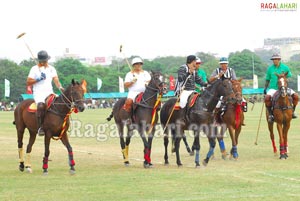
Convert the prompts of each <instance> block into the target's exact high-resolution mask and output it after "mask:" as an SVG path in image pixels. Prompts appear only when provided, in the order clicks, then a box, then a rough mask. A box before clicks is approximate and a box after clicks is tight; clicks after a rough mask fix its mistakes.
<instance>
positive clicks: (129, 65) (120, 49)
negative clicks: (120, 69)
mask: <svg viewBox="0 0 300 201" xmlns="http://www.w3.org/2000/svg"><path fill="white" fill-rule="evenodd" d="M122 48H123V46H122V45H120V53H122V54H123V57H124V58H125V60H126V63H127V65H128V67H129V68H130V70H132V67H131V65H130V63H129V61H128V59H127V57H125V54H124V52H122Z"/></svg>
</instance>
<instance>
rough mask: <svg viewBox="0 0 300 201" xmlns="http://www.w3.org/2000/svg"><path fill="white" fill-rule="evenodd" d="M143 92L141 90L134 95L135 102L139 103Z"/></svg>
mask: <svg viewBox="0 0 300 201" xmlns="http://www.w3.org/2000/svg"><path fill="white" fill-rule="evenodd" d="M143 94H144V92H141V93H139V94H138V95H137V96H136V97H135V103H140V102H141V101H142V98H143Z"/></svg>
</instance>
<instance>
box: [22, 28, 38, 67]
mask: <svg viewBox="0 0 300 201" xmlns="http://www.w3.org/2000/svg"><path fill="white" fill-rule="evenodd" d="M25 34H26V33H25V32H23V33H21V34H20V35H18V36H17V39H20V38H22V39H23V42H24V43H25V46H26V47H27V49H28V50H29V52H30V54H31V58H32V59H33V60H34V61H35V62H36V63H37V60H36V58H35V57H34V56H33V53H32V51H31V49H30V47H29V45H28V44H27V43H26V42H25V39H24V37H23V36H24V35H25Z"/></svg>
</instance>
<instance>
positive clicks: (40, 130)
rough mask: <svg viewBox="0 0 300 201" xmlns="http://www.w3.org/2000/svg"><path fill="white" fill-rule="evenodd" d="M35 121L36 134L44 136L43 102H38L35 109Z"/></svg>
mask: <svg viewBox="0 0 300 201" xmlns="http://www.w3.org/2000/svg"><path fill="white" fill-rule="evenodd" d="M36 117H37V123H38V133H37V134H38V135H39V136H44V135H45V131H44V129H43V124H44V117H45V103H38V105H37V111H36Z"/></svg>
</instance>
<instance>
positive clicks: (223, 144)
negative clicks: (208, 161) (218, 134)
mask: <svg viewBox="0 0 300 201" xmlns="http://www.w3.org/2000/svg"><path fill="white" fill-rule="evenodd" d="M219 146H220V149H221V152H222V153H223V151H225V149H226V148H225V143H224V140H220V141H219Z"/></svg>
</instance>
